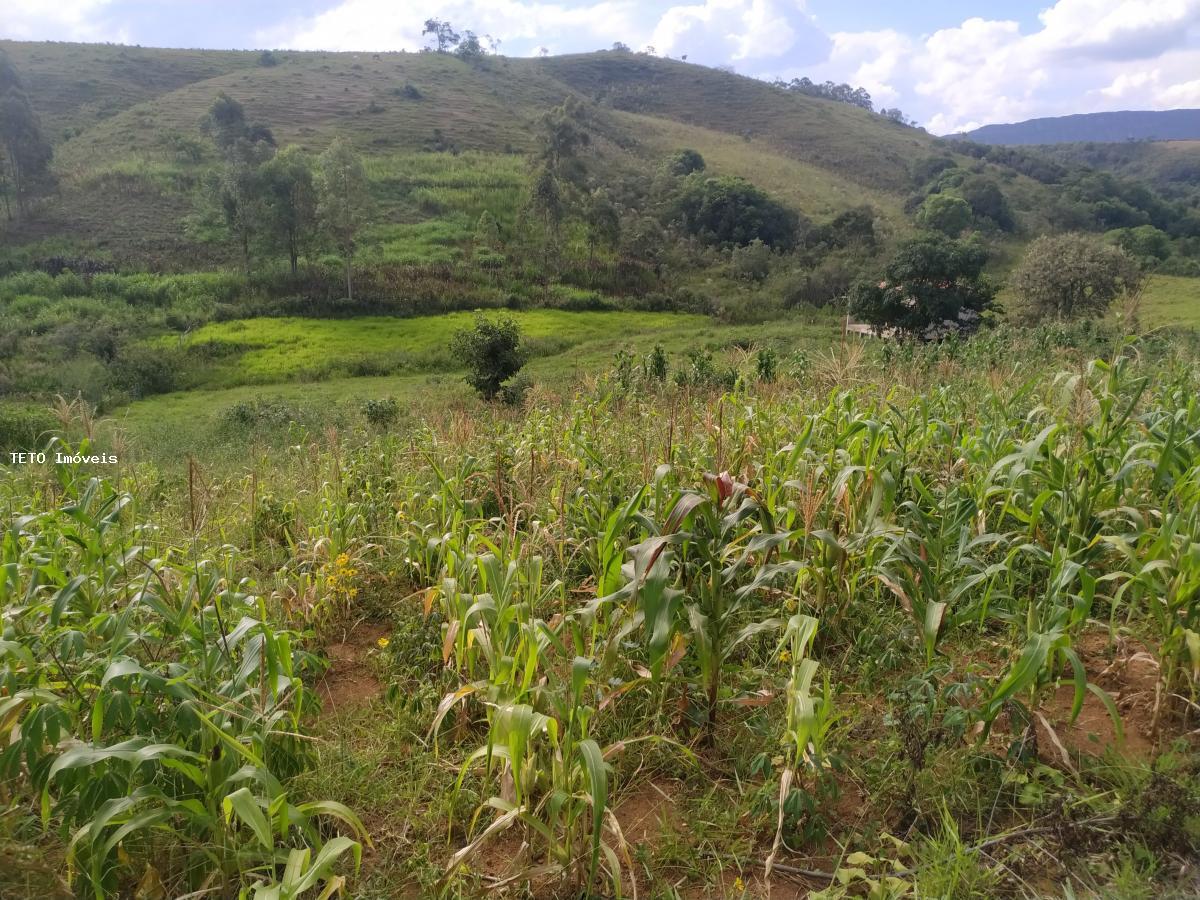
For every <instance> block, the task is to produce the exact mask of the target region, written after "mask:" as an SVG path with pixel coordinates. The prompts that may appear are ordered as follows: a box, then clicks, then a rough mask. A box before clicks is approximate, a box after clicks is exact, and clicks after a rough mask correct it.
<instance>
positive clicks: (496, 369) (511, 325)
mask: <svg viewBox="0 0 1200 900" xmlns="http://www.w3.org/2000/svg"><path fill="white" fill-rule="evenodd" d="M450 349H451V351H452V352H453V353H454V355H455V357H457V358H458V359H459V360H460V361H461V362H462V363H463V364H464V365H465V366H466V367H467V369H468V370H469V371H468V374H467V383H468V384H469V385H471V387H473V388H475V390H476V391H477V392H478V393H479V396H481V397H482V398H483V399H484V400H494V399H496V397H497V396H500V395H501V394H502V392H503V390H504V387H505V384H506V382H508V381H509V380H510V379H512V378H513V376H514V375H516V374H517V373H518V372H520V371H521V367H522V366H524V365H525V359H526V356H527V354H526V351H525V347H524V345H523V343H522V340H521V329H520V326H518V325H517V323H516V322H514V321H513V320H512V319H510V318H508V317H507V316H500V317H498V318H495V319H490V318H488V317H487V316H485V315H484V314H483V313H477V314H476V316H475V325H474V327H472V328H463V329H461V330H460V331H457V332H455V334H454V337H453V339H452V340H451V343H450Z"/></svg>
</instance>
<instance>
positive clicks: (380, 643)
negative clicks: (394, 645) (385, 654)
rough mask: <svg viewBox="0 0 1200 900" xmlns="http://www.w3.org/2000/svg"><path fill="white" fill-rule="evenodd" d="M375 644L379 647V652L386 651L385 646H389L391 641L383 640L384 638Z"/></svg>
mask: <svg viewBox="0 0 1200 900" xmlns="http://www.w3.org/2000/svg"><path fill="white" fill-rule="evenodd" d="M375 643H377V644H378V645H379V649H380V650H386V649H387V645H388V644H390V643H391V641H390V640H388V639H387V638H385V637H382V638H380V639H379V640H377V641H376V642H375Z"/></svg>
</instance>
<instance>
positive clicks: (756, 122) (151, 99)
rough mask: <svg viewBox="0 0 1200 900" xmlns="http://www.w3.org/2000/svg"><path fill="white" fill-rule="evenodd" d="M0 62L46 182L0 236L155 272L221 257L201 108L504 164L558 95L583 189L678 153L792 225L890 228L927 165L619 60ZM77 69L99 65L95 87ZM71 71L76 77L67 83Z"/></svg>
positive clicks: (386, 150)
mask: <svg viewBox="0 0 1200 900" xmlns="http://www.w3.org/2000/svg"><path fill="white" fill-rule="evenodd" d="M0 46H2V47H3V48H4V49H6V50H7V51H8V52H9V55H10V57H11V58H12V60H13V62H14V64H15V65H16V66H17V67H18V69H19V70H21V71H26V70H28V72H27V77H28V80H29V82H30V93H31V98H32V100H33V102H34V104H35V108H36V109H38V110H39V112H41V111H42V110H45V112H44V113H43V115H44V123H45V127H46V130H47V132H48V134H49V135H50V136H51V137H52V138H53V139H54V141H55V143H56V158H55V170H56V172H57V174H58V175H59V178H60V183H61V187H60V193H59V197H58V199H57V201H56V202H53V203H51V204H50V205H49V206H48V207H46V208H44V209H43V210H42V211H41V213H40V214H39V215H38V216H37V217H36V219H34V220H31V221H28V222H25V223H23V224H21V225H20V226H19V227H10V229H9V236H10V239H11V240H13V241H16V242H21V243H29V242H44V243H45V244H46V246H52V245H53V244H54V242H55V241H58V242H60V243H63V244H65V245H66V246H71V245H76V246H80V247H83V248H85V249H87V250H89V251H90V252H100V253H102V254H103V253H111V254H113V255H114V256H115V257H116V258H118V259H124V260H131V261H136V262H138V263H150V264H153V265H155V266H156V267H162V266H167V267H170V266H171V264H172V260H180V259H182V258H184V257H186V260H187V263H188V264H189V266H194V264H195V262H196V261H197V260H201V261H203V260H207V261H209V262H210V263H212V262H218V261H220V259H221V258H222V248H220V247H214V246H211V245H207V246H206V245H205V242H204V241H197V240H196V238H195V236H194V235H193V234H191V233H190V232H189V230H188V228H187V222H188V216H189V214H190V213H191V212H192V211H193V209H192V208H193V207H194V197H193V194H194V192H195V190H196V187H197V184H198V183H199V181H200V179H201V177H202V174H203V172H205V171H206V170H207V169H208V168H210V167H211V166H212V165H213V164H214V162H215V157H214V154H213V150H212V147H211V145H210V144H209V143H208V142H207V140H205V139H204V138H203V136H202V135H201V134H200V131H199V126H200V122H201V120H202V118H203V116H204V115H205V113H206V112H207V110H208V107H209V105H210V104H211V103H212V101H213V98H214V97H215V96H216V95H217V94H218V93H219V92H225V93H227V94H229V95H230V96H231V97H233V98H235V99H236V100H238V101H239V102H241V103H242V104H243V105H244V107H245V109H246V113H247V117H248V119H249V120H251V121H255V122H262V123H264V124H266V125H267V126H269V127H270V128H271V129H272V131H273V132H274V134H275V137H276V140H277V141H278V142H279V143H280V144H281V145H282V144H289V143H294V144H298V145H300V146H301V147H304V148H306V149H309V150H313V151H319V150H321V149H323V148H324V147H325V146H326V145H327V144H328V143H329V141H330V140H331V139H332V138H333V137H334V136H335V135H341V136H344V137H346V138H348V139H350V140H351V141H352V142H353V143H354V144H355V145H356V147H357V148H358V149H359V150H360V151H361V152H363V153H365V154H367V155H368V156H369V157H373V158H380V157H386V156H392V155H395V154H397V153H400V154H411V153H413V152H420V151H434V152H441V153H446V152H447V151H448V152H449V153H458V152H462V151H475V152H479V153H488V154H496V155H502V156H513V157H514V158H519V157H521V156H522V155H523V154H526V153H528V151H529V150H530V148H531V138H532V133H533V129H532V125H533V123H534V122H535V120H536V119H537V118H538V117H539V116H540V115H541V114H542V113H544V112H545V111H546V110H547V109H549V108H551V107H552V106H554V105H556V104H558V103H560V102H562V101H563V99H564V98H566V97H568V96H576V97H579V98H582V99H584V100H585V101H592V102H590V103H589V104H588V126H589V130H590V132H591V133H592V137H593V144H592V148H591V154H592V156H593V159H594V161H595V166H596V169H597V171H598V173H599V174H600V175H601V177H608V178H614V179H617V178H622V179H623V178H626V177H627V176H628V175H629V174H630V173H635V174H636V173H642V174H649V173H651V172H652V171H653V169H654V166H655V165H656V164H657V161H658V159H660V158H661V156H662V155H663V154H664V153H667V152H670V151H672V150H675V149H678V148H679V146H687V145H691V144H695V145H696V146H697V149H699V150H701V152H702V153H704V154H705V155H706V157H711V164H712V170H713V171H714V172H715V173H716V174H722V173H730V174H738V175H742V176H744V177H747V178H749V179H750V180H752V181H755V182H756V183H759V184H760V186H762V187H765V188H767V189H770V190H778V191H779V192H780V193H781V194H782V195H783V196H784V197H785V198H786V199H787V201H788V202H789V203H792V204H794V205H795V206H796V207H797V208H798V209H799V210H800V211H801V212H803V213H804V214H805V215H806V216H809V217H810V218H820V217H824V216H830V215H833V214H835V213H836V212H838V211H840V210H843V209H846V208H848V207H850V206H855V205H859V204H862V203H871V204H873V205H874V206H876V207H877V208H878V209H879V211H880V212H881V213H882V214H884V215H885V216H886V217H888V218H889V219H892V220H898V219H899V200H900V198H901V196H902V195H903V193H904V192H906V191H907V190H908V189H909V187H910V177H909V170H908V166H909V164H910V163H911V161H912V160H913V159H914V158H915V157H917V156H920V155H927V154H929V153H931V152H933V149H932V148H933V144H932V142H931V139H930V138H929V137H928V136H927V135H925V134H924V133H922V132H920V131H917V130H913V129H906V128H902V127H899V126H896V125H894V124H892V123H889V122H887V121H885V120H883V119H882V118H880V117H878V116H872V115H870V114H868V113H866V112H864V111H862V110H858V109H852V108H849V107H846V106H845V105H843V104H837V103H833V102H830V101H826V100H820V99H815V98H811V97H805V96H800V95H793V94H788V93H786V92H782V91H779V90H777V89H774V88H771V87H770V86H768V85H766V84H764V83H762V82H759V81H755V80H753V79H748V78H744V77H740V76H736V75H733V74H730V73H726V72H721V71H717V70H713V69H707V68H704V67H701V66H695V65H687V64H685V63H680V62H674V61H670V60H661V59H656V58H652V57H643V56H639V55H634V54H626V53H599V54H587V55H581V56H567V57H558V58H551V59H545V60H530V59H506V58H503V57H492V58H488V59H485V60H481V61H476V62H471V63H468V62H464V61H461V60H458V59H455V58H453V57H450V56H447V55H440V54H429V53H423V54H411V53H385V54H372V53H293V52H287V53H280V54H278V57H277V58H278V64H277V65H273V66H262V65H259V63H258V58H257V56H256V55H255V54H248V53H214V54H212V58H211V60H210V59H209V56H208V54H207V51H203V52H199V51H198V52H190V51H175V50H147V49H141V48H112V47H104V48H92V47H91V46H90V45H69V44H24V43H13V42H4V43H2V44H0ZM125 51H128V52H125ZM93 54H95V56H93ZM94 60H101V61H103V65H101V64H100V63H99V62H97V63H95V65H96V66H97V67H98V71H97V72H95V73H93V72H92V69H91V68H90V66H92V65H93V62H94ZM143 70H144V71H145V72H146V73H147V74H146V77H144V78H143V77H140V75H139V73H140V72H142V71H143ZM80 72H83V73H88V74H89V75H90V76H91V77H90V78H79V77H75V76H76V75H78V74H79V73H80ZM92 82H95V83H96V84H98V85H99V87H98V88H97V90H99V91H100V93H102V94H103V96H104V97H106V98H108V99H106V101H105V104H106V105H105V107H104V111H103V114H99V113H97V112H96V111H95V110H94V109H93V108H92V107H91V106H90V105H89V102H90V101H89V100H88V97H89V95H90V92H91V91H92V90H93V88H92V87H91V84H92ZM387 199H388V198H387V197H386V196H385V197H384V200H385V204H384V206H385V209H384V210H383V213H384V214H383V219H385V220H386V219H387V218H388V216H389V211H388V209H387V208H386V207H387V203H386V201H387ZM476 215H477V213H476ZM427 217H428V216H427ZM402 218H407V219H409V220H411V219H413V218H414V217H413V216H412V215H411V214H410V215H406V216H403V217H402Z"/></svg>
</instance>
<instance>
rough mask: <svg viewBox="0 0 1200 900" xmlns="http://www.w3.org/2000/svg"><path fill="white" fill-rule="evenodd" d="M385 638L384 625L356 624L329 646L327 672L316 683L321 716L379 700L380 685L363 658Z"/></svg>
mask: <svg viewBox="0 0 1200 900" xmlns="http://www.w3.org/2000/svg"><path fill="white" fill-rule="evenodd" d="M387 634H388V627H387V626H386V625H383V624H380V623H378V622H360V623H358V624H357V625H355V626H354V627H353V628H351V629H350V630H349V631H348V632H347V633H346V635H345V637H344V638H343V639H342V640H341V641H340V642H338V643H336V644H331V645H329V647H328V648H327V650H326V652H327V653H328V654H329V668H328V669H327V670H326V671H325V674H324V675H323V676H321V679H320V680H319V681H318V682H317V693H318V694H319V695H320V697H321V703H322V709H323V711H324V712H325V713H327V714H328V713H336V712H338V711H339V710H342V709H348V708H352V707H355V706H361V705H363V704H366V703H370V702H371V701H372V700H374V699H375V698H376V697H378V696H379V694H380V692H381V691H382V690H383V685H381V684H380V683H379V679H378V678H376V677H375V674H374V673H373V672H372V671H371V666H370V663H369V661H368V660H367V654H368V653H369V652H370V651H371V650H372V649H373V648H374V647H375V646H376V645H377V643H378V641H379V639H380V638H381V637H384V636H385V635H387Z"/></svg>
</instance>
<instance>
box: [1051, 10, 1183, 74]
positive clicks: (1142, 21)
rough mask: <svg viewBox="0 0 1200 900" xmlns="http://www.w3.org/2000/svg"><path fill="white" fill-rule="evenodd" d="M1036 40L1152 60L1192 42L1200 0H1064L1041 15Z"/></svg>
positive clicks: (1082, 51)
mask: <svg viewBox="0 0 1200 900" xmlns="http://www.w3.org/2000/svg"><path fill="white" fill-rule="evenodd" d="M1038 18H1039V19H1040V20H1041V22H1042V24H1043V26H1044V28H1043V29H1042V31H1040V32H1038V33H1037V34H1035V35H1033V36H1031V37H1030V41H1031V42H1032V43H1035V44H1036V45H1038V46H1039V48H1044V49H1046V50H1056V51H1060V52H1067V53H1075V54H1082V55H1087V56H1091V57H1094V58H1099V59H1116V60H1122V59H1146V58H1149V57H1153V56H1156V55H1157V54H1159V53H1162V52H1163V51H1165V50H1167V49H1170V48H1171V47H1175V46H1179V45H1180V44H1181V43H1182V42H1184V41H1185V40H1186V36H1187V30H1188V28H1190V27H1191V26H1193V25H1195V24H1196V23H1197V22H1200V0H1058V2H1057V3H1056V4H1054V6H1052V7H1050V8H1049V9H1046V10H1043V11H1042V12H1041V13H1039V14H1038Z"/></svg>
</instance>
